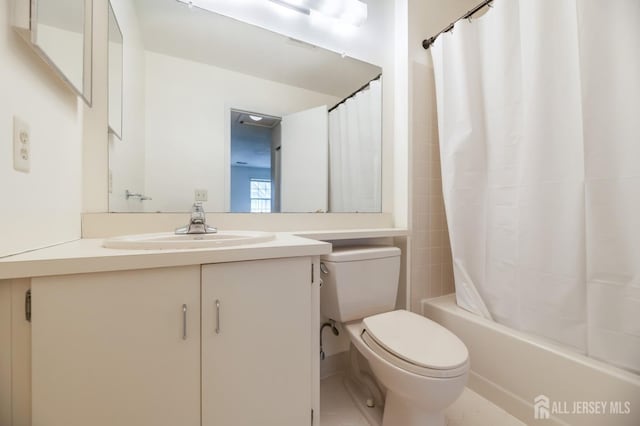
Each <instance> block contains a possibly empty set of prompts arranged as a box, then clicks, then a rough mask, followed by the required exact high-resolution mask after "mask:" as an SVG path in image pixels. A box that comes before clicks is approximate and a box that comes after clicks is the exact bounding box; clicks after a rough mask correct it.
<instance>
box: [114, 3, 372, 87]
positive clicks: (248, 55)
mask: <svg viewBox="0 0 640 426" xmlns="http://www.w3.org/2000/svg"><path fill="white" fill-rule="evenodd" d="M134 1H135V5H136V11H137V14H138V19H139V22H140V27H141V32H142V38H143V42H144V46H145V49H147V50H151V51H154V52H157V53H162V54H166V55H170V56H175V57H180V58H183V59H187V60H192V61H196V62H201V63H205V64H209V65H213V66H217V67H221V68H226V69H229V70H233V71H236V72H240V73H243V74H248V75H252V76H254V77H259V78H263V79H267V80H272V81H276V82H280V83H284V84H288V85H292V86H296V87H300V88H304V89H308V90H313V91H316V92H320V93H325V94H329V95H332V96H336V97H339V98H344V97H346V96H348V95H349V94H351V93H353V92H355V91H356V90H358V89H359V88H360V87H362V86H363V85H364V84H366V83H367V82H369V81H370V80H372V79H373V78H375V77H376V76H377V75H378V74H380V73H381V72H382V70H381V68H379V67H377V66H374V65H372V64H368V63H366V62H362V61H359V60H356V59H353V58H350V57H344V58H343V57H342V56H341V55H340V54H338V53H335V52H331V51H329V50H326V49H322V48H319V47H316V46H313V45H310V44H307V43H304V42H301V41H297V40H294V39H291V38H288V37H285V36H283V35H280V34H277V33H274V32H271V31H268V30H265V29H263V28H259V27H256V26H253V25H249V24H246V23H243V22H240V21H237V20H234V19H232V18H228V17H226V16H222V15H219V14H216V13H213V12H209V11H206V10H202V9H199V8H197V7H192V8H189V7H188V6H186V5H185V4H183V3H181V2H178V1H176V0H134ZM123 31H124V29H123ZM124 32H126V31H124ZM125 37H126V34H125Z"/></svg>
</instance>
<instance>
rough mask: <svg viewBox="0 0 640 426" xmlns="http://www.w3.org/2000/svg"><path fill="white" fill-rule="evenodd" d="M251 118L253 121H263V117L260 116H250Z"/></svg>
mask: <svg viewBox="0 0 640 426" xmlns="http://www.w3.org/2000/svg"><path fill="white" fill-rule="evenodd" d="M249 118H250V119H252V120H253V121H260V120H262V117H260V116H258V115H249Z"/></svg>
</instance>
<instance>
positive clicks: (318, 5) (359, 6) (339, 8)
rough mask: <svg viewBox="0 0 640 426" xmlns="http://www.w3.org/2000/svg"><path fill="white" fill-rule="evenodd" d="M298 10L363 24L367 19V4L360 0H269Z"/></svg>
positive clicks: (357, 24) (308, 13)
mask: <svg viewBox="0 0 640 426" xmlns="http://www.w3.org/2000/svg"><path fill="white" fill-rule="evenodd" d="M269 1H271V2H272V3H275V4H278V5H280V6H283V7H286V8H288V9H291V10H295V11H296V12H300V13H303V14H305V15H310V14H311V12H312V11H313V12H318V13H321V14H322V15H325V16H328V17H330V18H334V19H337V20H339V21H342V22H346V23H348V24H351V25H354V26H356V27H359V26H361V25H362V24H364V23H365V21H366V20H367V4H366V3H364V2H362V1H360V0H269Z"/></svg>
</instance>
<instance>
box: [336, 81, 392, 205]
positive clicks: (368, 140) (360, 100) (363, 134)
mask: <svg viewBox="0 0 640 426" xmlns="http://www.w3.org/2000/svg"><path fill="white" fill-rule="evenodd" d="M381 156H382V83H381V81H380V80H379V79H378V80H374V81H372V82H371V83H369V86H368V87H367V88H366V89H364V90H361V91H360V92H358V93H357V94H356V95H355V96H353V97H351V98H349V99H347V100H346V101H345V102H343V103H341V104H340V105H339V106H338V107H337V108H335V109H334V110H333V111H331V112H330V113H329V159H330V161H329V164H330V166H329V211H330V212H332V213H336V212H380V211H381V209H382V201H381V198H380V194H381V179H382V175H381V159H382V158H381Z"/></svg>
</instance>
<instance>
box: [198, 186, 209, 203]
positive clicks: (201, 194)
mask: <svg viewBox="0 0 640 426" xmlns="http://www.w3.org/2000/svg"><path fill="white" fill-rule="evenodd" d="M208 198H209V193H208V191H207V190H206V189H196V190H195V199H196V201H207V199H208Z"/></svg>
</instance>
